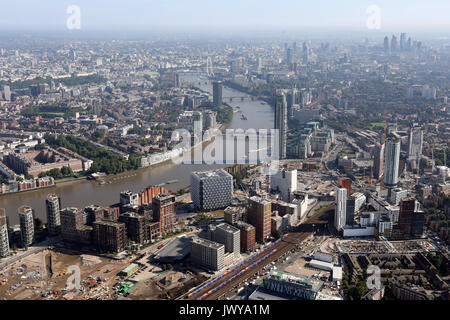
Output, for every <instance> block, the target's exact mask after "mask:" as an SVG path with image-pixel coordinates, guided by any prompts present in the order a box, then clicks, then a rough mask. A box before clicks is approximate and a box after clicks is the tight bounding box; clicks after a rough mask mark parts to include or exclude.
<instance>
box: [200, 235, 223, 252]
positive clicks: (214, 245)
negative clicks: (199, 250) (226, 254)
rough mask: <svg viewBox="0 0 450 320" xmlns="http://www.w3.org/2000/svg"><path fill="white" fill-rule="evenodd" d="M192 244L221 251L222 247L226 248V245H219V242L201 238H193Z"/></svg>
mask: <svg viewBox="0 0 450 320" xmlns="http://www.w3.org/2000/svg"><path fill="white" fill-rule="evenodd" d="M192 242H193V243H197V244H200V245H203V246H206V247H209V248H213V249H219V248H220V247H224V245H223V244H221V243H217V242H214V241H211V240H207V239H202V238H199V237H194V238H192Z"/></svg>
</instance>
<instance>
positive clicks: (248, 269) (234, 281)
mask: <svg viewBox="0 0 450 320" xmlns="http://www.w3.org/2000/svg"><path fill="white" fill-rule="evenodd" d="M333 208H334V204H330V205H329V206H327V207H326V208H324V209H322V210H321V211H320V212H318V213H316V214H315V215H313V216H312V217H311V218H309V219H308V220H306V221H305V223H303V224H301V225H300V226H298V227H297V228H296V230H294V231H292V232H290V233H287V234H285V235H284V236H283V237H282V238H280V239H279V240H277V241H276V242H274V243H272V244H271V245H269V246H267V247H264V248H263V249H261V250H260V251H259V252H258V253H257V254H256V255H254V256H251V257H250V258H248V259H247V260H245V261H243V262H241V263H240V264H239V265H237V266H235V267H233V268H232V269H231V270H229V271H227V272H225V273H224V274H223V275H221V276H219V277H216V278H214V279H212V280H210V281H208V282H207V283H206V284H203V285H202V286H201V287H200V288H197V289H195V290H194V291H192V292H191V293H189V294H187V295H185V296H184V299H189V300H217V299H220V298H221V297H223V296H224V295H225V294H226V293H228V292H230V291H232V290H233V289H234V288H236V287H237V286H239V285H240V284H242V283H243V282H245V281H246V280H247V279H248V278H250V277H252V276H253V275H254V274H256V273H258V272H260V271H262V270H263V269H264V267H266V266H267V265H269V264H270V263H272V262H274V261H276V260H278V259H279V258H280V257H282V256H283V255H284V254H286V253H287V252H289V251H291V250H293V249H295V248H296V246H298V245H299V244H300V243H301V242H302V241H304V240H306V239H307V238H308V237H309V236H311V235H312V234H313V233H314V231H315V229H316V228H317V227H319V226H320V225H325V224H326V223H328V212H329V211H330V210H332V209H333Z"/></svg>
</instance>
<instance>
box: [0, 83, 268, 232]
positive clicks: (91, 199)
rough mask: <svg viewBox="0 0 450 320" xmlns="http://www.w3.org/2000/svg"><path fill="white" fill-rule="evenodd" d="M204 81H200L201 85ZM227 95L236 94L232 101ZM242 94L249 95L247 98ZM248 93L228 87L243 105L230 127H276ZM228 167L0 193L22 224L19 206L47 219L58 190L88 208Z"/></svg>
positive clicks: (70, 202)
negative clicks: (127, 193) (51, 199)
mask: <svg viewBox="0 0 450 320" xmlns="http://www.w3.org/2000/svg"><path fill="white" fill-rule="evenodd" d="M182 79H183V81H184V82H191V81H192V82H194V84H195V86H197V87H199V88H200V89H202V90H204V91H207V92H210V93H211V92H212V84H211V82H210V81H208V80H207V79H204V78H203V79H202V78H198V77H197V76H195V77H193V76H192V75H191V76H184V77H183V78H182ZM199 83H200V84H199ZM226 97H234V98H233V101H232V102H230V100H229V99H226ZM240 97H244V98H246V99H245V100H244V101H242V100H241V99H240ZM249 97H250V96H249V95H248V94H245V93H242V92H239V91H236V90H233V89H230V88H227V87H224V88H223V98H224V102H227V103H228V104H230V105H231V106H233V108H235V107H237V106H239V108H240V110H241V111H242V114H243V115H244V116H245V117H246V118H247V120H244V119H243V117H241V113H235V114H234V117H233V121H232V123H231V125H230V126H229V128H231V129H244V130H247V129H251V128H252V129H271V128H273V122H274V118H273V117H274V115H273V109H272V107H271V106H269V105H268V104H267V103H265V102H264V101H261V100H254V101H252V100H251V99H248V98H249ZM220 167H224V165H206V164H189V165H188V164H179V165H177V164H174V163H172V162H170V161H169V162H166V163H162V164H159V165H156V166H153V167H149V168H143V169H140V170H137V171H130V172H125V173H122V174H120V175H115V176H108V177H106V178H105V179H104V180H105V181H106V182H107V183H106V184H103V185H100V184H99V183H98V182H97V181H89V180H81V181H71V182H63V183H58V184H57V185H56V186H55V187H53V188H48V189H40V190H34V191H28V192H22V193H16V194H10V195H3V196H0V208H5V209H6V214H7V216H8V217H9V220H10V223H11V224H17V223H18V214H17V209H18V208H19V207H20V206H22V205H28V206H31V207H32V208H34V210H35V213H36V217H39V218H41V219H42V220H43V221H46V217H45V216H46V214H45V198H46V196H47V195H48V194H49V193H55V194H57V195H58V196H60V197H61V206H62V208H66V207H78V208H84V207H85V206H88V205H91V204H97V205H101V206H108V205H112V204H114V203H117V202H119V194H120V192H121V191H124V190H131V191H132V192H138V191H140V190H142V189H144V188H146V187H148V186H149V185H158V184H162V183H167V182H168V181H171V180H178V182H176V183H171V184H167V185H165V187H166V189H168V190H178V189H181V188H184V187H187V186H189V179H190V173H191V172H192V171H201V170H211V169H215V168H220Z"/></svg>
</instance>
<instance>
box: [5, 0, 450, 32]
mask: <svg viewBox="0 0 450 320" xmlns="http://www.w3.org/2000/svg"><path fill="white" fill-rule="evenodd" d="M69 5H77V6H79V7H80V9H81V30H78V31H84V32H90V31H108V30H110V31H114V30H119V29H120V30H124V31H126V30H139V31H152V30H153V31H157V30H170V31H187V30H195V31H198V32H207V31H214V30H216V31H220V30H227V31H237V30H259V31H262V30H268V29H274V30H284V29H287V30H298V29H305V28H309V29H320V30H330V29H333V30H356V31H358V30H359V31H370V32H373V33H386V32H392V31H402V30H405V31H418V32H428V31H433V32H438V33H446V32H448V31H449V30H450V19H448V14H449V13H450V2H449V1H447V0H430V1H426V2H425V1H421V0H409V1H407V0H398V1H395V2H393V1H389V0H378V1H373V0H342V1H333V0H318V1H315V2H314V3H312V2H306V1H302V0H279V1H273V0H191V1H184V0H165V1H162V0H127V1H123V0H109V1H106V0H96V1H88V0H77V1H66V0H63V1H58V0H46V1H45V2H43V1H33V0H16V1H14V2H12V1H11V2H6V3H3V4H2V11H1V12H0V27H1V28H2V29H3V30H16V31H18V30H24V31H40V30H51V31H56V32H58V31H64V30H67V28H66V21H67V19H68V17H69V16H70V15H69V14H68V13H67V11H66V10H67V7H68V6H69ZM371 5H377V6H378V7H379V8H380V9H381V28H380V29H379V30H369V29H367V26H366V21H367V19H368V17H369V14H368V13H366V10H367V8H368V7H369V6H371ZM205 26H208V29H205Z"/></svg>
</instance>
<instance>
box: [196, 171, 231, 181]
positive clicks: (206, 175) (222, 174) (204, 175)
mask: <svg viewBox="0 0 450 320" xmlns="http://www.w3.org/2000/svg"><path fill="white" fill-rule="evenodd" d="M192 175H194V176H197V177H198V178H199V179H201V180H204V179H213V178H227V177H232V175H231V174H229V173H228V172H226V171H225V170H223V169H217V170H211V171H195V172H192Z"/></svg>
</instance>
